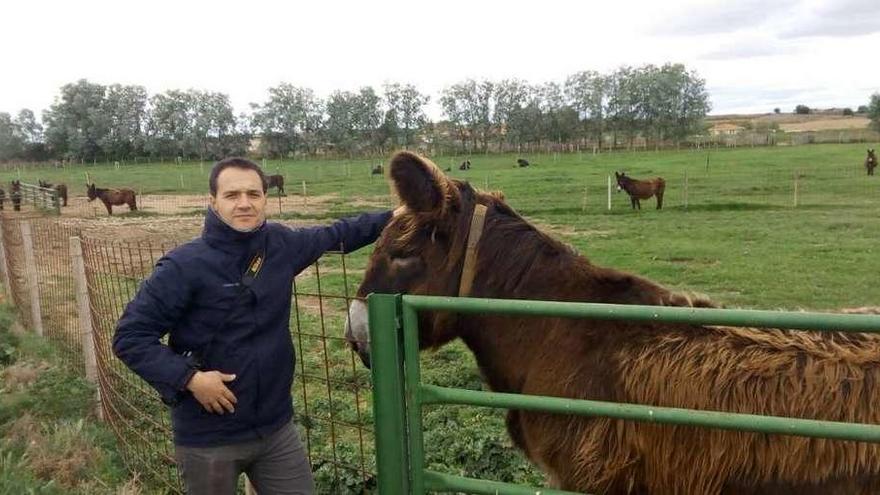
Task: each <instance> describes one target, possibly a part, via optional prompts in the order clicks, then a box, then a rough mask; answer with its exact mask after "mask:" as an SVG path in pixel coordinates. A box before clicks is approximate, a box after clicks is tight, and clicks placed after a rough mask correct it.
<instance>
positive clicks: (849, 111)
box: [843, 107, 854, 116]
mask: <svg viewBox="0 0 880 495" xmlns="http://www.w3.org/2000/svg"><path fill="white" fill-rule="evenodd" d="M843 115H846V116H852V115H854V113H853V111H852V108H849V107H846V108H844V109H843Z"/></svg>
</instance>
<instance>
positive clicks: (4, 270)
mask: <svg viewBox="0 0 880 495" xmlns="http://www.w3.org/2000/svg"><path fill="white" fill-rule="evenodd" d="M0 276H2V277H3V290H4V291H6V296H7V297H10V298H11V297H12V286H11V285H9V265H7V264H6V244H5V243H4V242H3V229H2V227H0Z"/></svg>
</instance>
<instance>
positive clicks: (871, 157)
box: [865, 148, 877, 175]
mask: <svg viewBox="0 0 880 495" xmlns="http://www.w3.org/2000/svg"><path fill="white" fill-rule="evenodd" d="M875 168H877V155H876V154H874V148H871V149H869V150H868V157H867V158H865V169H866V170H867V171H868V175H874V169H875Z"/></svg>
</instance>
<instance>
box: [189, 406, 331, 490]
mask: <svg viewBox="0 0 880 495" xmlns="http://www.w3.org/2000/svg"><path fill="white" fill-rule="evenodd" d="M174 450H175V452H174V454H175V457H176V459H177V467H178V469H179V470H180V474H181V476H182V477H183V482H184V484H185V485H186V493H187V494H188V495H235V490H236V487H237V485H238V477H239V476H240V475H241V473H247V475H248V479H250V480H251V483H252V484H253V485H254V488H255V489H256V491H257V495H294V494H295V495H312V494H314V493H315V482H314V480H313V479H312V470H311V467H310V466H309V461H308V459H307V457H306V452H305V449H304V448H303V446H302V442H300V440H299V434H298V433H297V431H296V426H295V425H294V424H293V422H291V423H288V424H287V425H285V426H284V427H283V428H281V429H280V430H278V431H277V432H275V433H273V434H271V435H269V436H268V437H266V438H263V439H261V440H254V441H251V442H244V443H238V444H234V445H221V446H219V447H183V446H180V445H178V446H175V448H174Z"/></svg>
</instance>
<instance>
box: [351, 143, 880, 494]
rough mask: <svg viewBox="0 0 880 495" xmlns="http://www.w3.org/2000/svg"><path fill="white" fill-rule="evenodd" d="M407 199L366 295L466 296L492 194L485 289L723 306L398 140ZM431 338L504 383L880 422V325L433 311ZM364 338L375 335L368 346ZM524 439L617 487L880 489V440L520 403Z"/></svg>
mask: <svg viewBox="0 0 880 495" xmlns="http://www.w3.org/2000/svg"><path fill="white" fill-rule="evenodd" d="M390 172H391V173H390V175H391V177H392V180H393V181H394V185H395V187H396V188H397V191H398V194H399V196H400V198H401V199H402V201H403V203H404V204H405V205H406V206H407V211H406V212H405V213H403V214H401V215H398V216H396V217H395V218H394V219H392V221H391V222H390V223H389V224H388V226H387V227H386V228H385V231H384V232H383V234H382V236H381V237H380V239H379V241H378V242H377V244H376V249H375V251H374V252H373V254H372V256H371V258H370V262H369V266H368V268H367V272H366V274H365V277H364V282H363V284H362V285H361V287H360V288H359V290H358V295H359V296H366V295H367V294H369V293H371V292H405V293H410V294H433V295H446V296H453V295H456V292H457V287H458V282H459V277H460V275H461V264H462V260H463V257H464V249H465V243H466V237H467V232H468V228H469V222H470V216H471V212H472V211H473V209H474V205H475V204H476V203H480V204H484V205H486V206H487V207H488V213H487V217H486V225H485V229H484V231H483V235H482V239H481V241H480V245H479V252H478V261H477V266H476V277H475V279H474V285H473V291H472V295H473V296H474V297H493V298H509V299H544V300H559V301H588V302H603V303H623V304H652V305H669V306H712V303H711V302H709V301H706V300H703V299H698V298H691V297H689V296H686V295H682V294H677V293H673V292H671V291H669V290H667V289H665V288H663V287H661V286H659V285H657V284H655V283H653V282H651V281H649V280H647V279H644V278H641V277H637V276H634V275H630V274H627V273H623V272H619V271H616V270H613V269H608V268H602V267H599V266H596V265H593V264H591V263H590V262H589V261H588V260H587V259H586V258H585V257H583V256H580V255H579V254H577V253H576V252H574V250H573V249H571V248H570V247H568V246H566V245H564V244H562V243H560V242H558V241H556V240H554V239H552V238H550V237H549V236H548V235H546V234H544V233H543V232H541V231H539V230H538V229H537V228H535V227H534V226H532V225H530V224H529V223H528V222H526V221H525V220H524V219H523V218H521V217H520V216H519V215H517V214H516V213H515V212H514V211H513V210H512V209H511V208H510V207H509V206H507V205H506V204H505V203H504V201H503V199H502V198H501V197H499V196H498V195H493V194H487V193H482V192H477V191H475V190H474V189H472V188H471V187H470V186H469V185H468V184H467V183H465V182H461V181H457V180H453V179H449V178H447V177H446V176H445V175H444V174H443V173H442V172H441V171H440V170H439V169H438V168H437V167H436V166H435V165H434V164H433V163H431V162H430V161H428V160H426V159H424V158H421V157H419V156H417V155H414V154H412V153H408V152H401V153H399V154H397V155H396V156H395V157H394V158H393V159H392V162H391V167H390ZM419 324H420V335H419V338H420V344H421V346H422V347H423V348H426V347H436V346H440V345H442V344H444V343H446V342H448V341H450V340H452V339H454V338H458V337H460V338H461V339H463V340H464V342H465V343H466V344H467V345H468V347H469V348H470V349H471V350H472V351H473V353H474V355H475V356H476V359H477V362H478V363H479V366H480V368H481V370H482V372H483V374H484V377H485V379H486V381H487V382H488V384H489V385H490V386H491V388H492V389H493V390H496V391H501V392H511V393H523V394H535V395H550V396H559V397H572V398H585V399H596V400H606V401H615V402H627V403H640V404H649V405H657V406H670V407H685V408H693V409H703V410H714V411H731V412H739V413H752V414H769V415H775V416H790V417H803V418H812V419H824V420H833V421H856V422H863V423H874V424H880V337H878V336H874V335H867V334H845V333H824V334H822V333H807V332H795V331H783V330H770V331H759V330H755V329H749V328H727V327H704V326H692V325H673V324H660V323H626V322H613V321H595V320H594V321H591V320H569V319H562V318H525V317H498V316H483V315H452V314H448V313H440V312H435V313H427V314H421V315H420V320H419ZM360 350H361V351H363V349H360ZM507 424H508V430H509V433H510V435H511V438H512V439H513V441H514V442H515V444H516V445H517V446H518V447H520V448H521V449H522V450H523V451H524V452H525V453H526V455H527V456H528V457H529V458H530V459H531V460H532V461H534V462H535V463H536V464H538V465H539V466H540V467H541V468H542V469H543V470H544V471H545V472H546V473H547V474H548V475H549V477H550V479H551V482H552V483H553V484H554V485H556V486H559V487H561V488H564V489H568V490H576V491H589V492H590V493H606V494H611V493H614V494H629V493H651V494H699V495H707V494H734V493H736V494H745V493H774V494H778V493H791V494H795V493H797V494H805V493H816V494H818V493H834V494H853V493H864V494H867V493H880V482H878V481H880V446H878V445H876V444H869V443H858V442H843V441H831V440H820V439H810V438H800V437H789V436H781V435H764V434H755V433H743V432H732V431H722V430H708V429H700V428H695V427H684V426H668V425H658V424H648V423H637V422H629V421H622V420H614V419H606V418H584V417H576V416H563V415H557V414H545V413H538V412H529V411H510V412H509V413H508V421H507Z"/></svg>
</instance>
